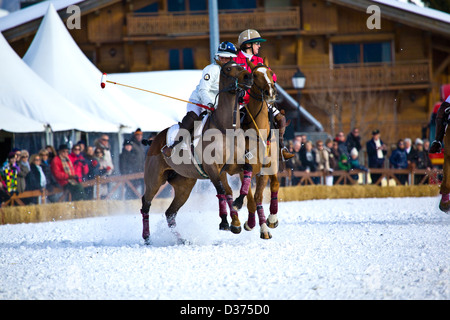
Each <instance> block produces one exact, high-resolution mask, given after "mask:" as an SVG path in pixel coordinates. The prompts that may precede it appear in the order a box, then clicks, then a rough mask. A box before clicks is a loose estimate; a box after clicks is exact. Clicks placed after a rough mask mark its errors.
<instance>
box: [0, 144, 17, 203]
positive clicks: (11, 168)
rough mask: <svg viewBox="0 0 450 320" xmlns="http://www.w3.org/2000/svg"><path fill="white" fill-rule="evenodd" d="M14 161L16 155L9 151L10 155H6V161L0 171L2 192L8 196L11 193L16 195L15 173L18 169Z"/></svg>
mask: <svg viewBox="0 0 450 320" xmlns="http://www.w3.org/2000/svg"><path fill="white" fill-rule="evenodd" d="M16 161H17V157H16V153H15V152H14V151H11V152H10V153H8V159H7V160H6V161H5V162H4V163H3V166H2V169H1V171H0V175H1V179H2V184H3V187H4V190H5V191H6V192H8V193H9V194H10V195H11V194H13V193H18V191H17V184H18V182H17V173H18V172H19V170H20V169H19V166H18V165H17V163H16Z"/></svg>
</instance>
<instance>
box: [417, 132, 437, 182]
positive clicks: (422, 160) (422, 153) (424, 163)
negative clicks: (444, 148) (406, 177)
mask: <svg viewBox="0 0 450 320" xmlns="http://www.w3.org/2000/svg"><path fill="white" fill-rule="evenodd" d="M415 147H416V152H417V158H416V168H417V169H427V170H430V169H431V168H432V167H433V165H432V163H431V159H430V157H429V155H428V150H427V149H425V148H424V145H423V141H422V139H419V138H417V139H416V141H415ZM424 176H425V175H423V174H415V175H414V184H419V183H420V182H421V181H422V179H423V177H424Z"/></svg>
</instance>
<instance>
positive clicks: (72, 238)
mask: <svg viewBox="0 0 450 320" xmlns="http://www.w3.org/2000/svg"><path fill="white" fill-rule="evenodd" d="M438 200H439V199H438V198H434V197H433V198H403V199H398V198H396V199H391V198H389V199H358V200H352V199H350V200H348V199H345V200H344V199H342V200H315V201H303V202H282V203H280V205H279V209H280V210H279V218H280V225H279V227H278V228H277V229H274V230H271V231H272V235H273V238H272V239H271V240H261V239H260V238H259V232H258V231H257V230H253V231H252V232H247V231H245V230H243V231H242V233H241V234H239V235H234V234H231V233H230V232H224V231H219V230H218V224H219V218H218V213H217V211H216V208H217V200H216V199H215V197H211V196H210V197H208V200H206V199H205V198H200V200H199V198H198V197H193V199H190V200H189V201H188V203H187V204H186V205H185V207H184V208H182V209H181V210H180V212H179V214H178V218H177V222H178V227H177V228H178V230H179V232H180V233H181V234H182V235H183V237H185V238H186V239H187V240H189V241H190V244H189V245H178V244H177V243H176V239H175V238H174V236H173V235H172V233H171V232H170V231H169V230H168V228H167V226H166V222H165V218H164V215H163V213H162V212H157V213H155V214H152V215H151V216H150V227H151V232H152V245H151V246H145V245H144V244H143V240H142V239H141V217H140V214H139V213H135V212H128V213H124V214H123V215H118V216H110V217H98V218H89V219H80V220H71V221H59V222H48V223H37V224H21V225H2V226H0V299H2V300H3V299H192V300H197V299H231V300H234V299H282V300H284V299H450V237H449V235H450V216H449V215H446V214H444V213H442V212H440V211H439V209H438V208H437V205H438ZM265 209H266V211H267V210H268V205H265ZM151 211H152V210H151ZM153 211H155V210H153ZM240 217H241V223H243V222H244V221H245V218H246V214H245V212H244V211H243V210H241V212H240Z"/></svg>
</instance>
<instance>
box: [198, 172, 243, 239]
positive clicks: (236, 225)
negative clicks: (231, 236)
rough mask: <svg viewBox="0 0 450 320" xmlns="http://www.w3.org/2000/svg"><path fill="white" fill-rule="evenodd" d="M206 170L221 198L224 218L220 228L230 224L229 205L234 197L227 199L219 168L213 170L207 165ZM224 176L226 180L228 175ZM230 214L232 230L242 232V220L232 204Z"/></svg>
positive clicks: (218, 196)
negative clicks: (228, 218)
mask: <svg viewBox="0 0 450 320" xmlns="http://www.w3.org/2000/svg"><path fill="white" fill-rule="evenodd" d="M205 171H206V173H207V174H208V176H209V179H210V180H211V182H212V183H213V185H214V187H215V188H216V191H217V199H218V200H219V216H220V218H221V219H222V222H221V223H220V225H219V229H220V228H221V226H225V225H226V224H228V221H227V214H228V211H227V205H232V202H233V198H232V195H231V196H229V201H228V200H227V195H226V191H225V187H224V183H222V179H223V178H221V176H220V175H219V173H218V172H219V170H211V169H210V168H208V169H207V168H206V167H205ZM222 177H225V180H226V175H223V176H222ZM225 185H226V186H228V183H227V182H225ZM228 187H229V186H228ZM230 190H231V188H230ZM228 202H230V203H229V204H228ZM230 216H231V226H230V231H231V232H233V233H236V234H237V233H240V232H241V222H240V221H239V217H238V213H237V211H236V210H232V206H231V208H230ZM225 222H226V224H225ZM221 230H224V229H221Z"/></svg>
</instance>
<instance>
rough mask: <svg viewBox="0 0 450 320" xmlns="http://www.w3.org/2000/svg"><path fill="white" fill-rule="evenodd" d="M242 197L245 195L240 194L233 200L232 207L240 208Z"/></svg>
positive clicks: (242, 201)
mask: <svg viewBox="0 0 450 320" xmlns="http://www.w3.org/2000/svg"><path fill="white" fill-rule="evenodd" d="M244 197H245V195H243V194H241V195H240V196H239V197H237V198H236V199H235V200H234V201H233V208H235V210H236V211H239V210H241V208H242V205H243V204H244Z"/></svg>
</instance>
